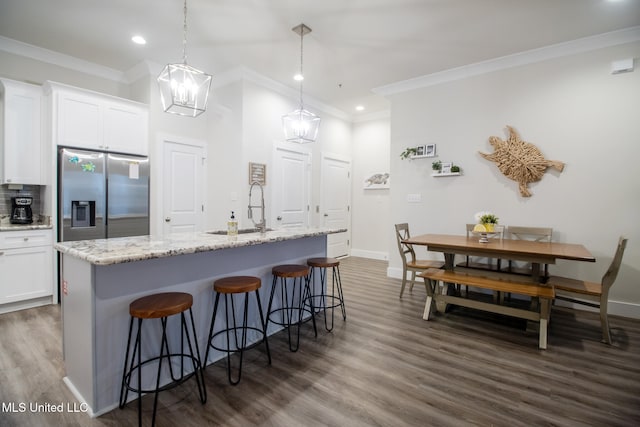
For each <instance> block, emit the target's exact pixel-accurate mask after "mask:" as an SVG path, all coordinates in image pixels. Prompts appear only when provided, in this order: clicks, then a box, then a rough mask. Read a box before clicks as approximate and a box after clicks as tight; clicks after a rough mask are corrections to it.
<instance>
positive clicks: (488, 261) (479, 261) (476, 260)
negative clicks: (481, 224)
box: [457, 224, 505, 270]
mask: <svg viewBox="0 0 640 427" xmlns="http://www.w3.org/2000/svg"><path fill="white" fill-rule="evenodd" d="M476 225H477V224H467V225H466V228H467V237H477V238H478V239H480V236H479V235H478V234H474V233H473V228H474V227H475V226H476ZM504 228H505V227H504V225H496V226H494V232H493V233H490V234H488V235H487V238H488V239H499V240H502V239H503V238H504ZM457 267H466V268H477V269H480V270H500V260H499V259H498V260H496V264H495V265H494V263H493V258H480V257H474V256H470V255H466V256H465V260H464V261H463V262H461V263H458V264H457Z"/></svg>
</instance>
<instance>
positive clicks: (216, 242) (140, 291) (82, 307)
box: [55, 228, 345, 417]
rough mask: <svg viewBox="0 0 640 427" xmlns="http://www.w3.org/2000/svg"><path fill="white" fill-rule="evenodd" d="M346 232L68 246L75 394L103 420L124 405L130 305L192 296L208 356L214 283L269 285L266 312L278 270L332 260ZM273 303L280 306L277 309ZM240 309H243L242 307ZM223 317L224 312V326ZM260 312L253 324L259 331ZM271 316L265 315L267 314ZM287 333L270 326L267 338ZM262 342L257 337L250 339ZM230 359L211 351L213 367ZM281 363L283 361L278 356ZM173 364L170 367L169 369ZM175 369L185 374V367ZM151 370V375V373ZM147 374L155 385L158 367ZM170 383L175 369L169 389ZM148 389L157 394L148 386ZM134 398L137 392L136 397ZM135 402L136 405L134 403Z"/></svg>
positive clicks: (60, 246) (152, 345)
mask: <svg viewBox="0 0 640 427" xmlns="http://www.w3.org/2000/svg"><path fill="white" fill-rule="evenodd" d="M342 231H345V230H343V229H323V228H311V229H291V230H276V231H269V232H267V233H266V234H260V233H252V234H247V235H241V236H238V237H237V238H235V237H234V238H230V237H227V236H216V235H212V234H209V233H180V234H174V235H170V236H168V237H166V238H159V239H156V238H153V237H151V236H141V237H131V238H117V239H105V240H87V241H79V242H61V243H57V244H56V245H55V248H56V249H57V250H58V251H59V252H60V253H61V254H62V273H61V274H62V292H61V299H62V316H63V355H64V366H65V370H66V376H65V378H64V381H65V383H66V384H67V385H68V387H69V388H70V389H71V390H72V392H73V393H74V395H75V396H76V397H77V398H78V399H79V400H80V401H81V402H83V403H86V404H87V405H88V407H89V408H90V410H89V414H90V415H91V416H94V417H95V416H99V415H101V414H104V413H106V412H109V411H111V410H113V409H115V408H117V406H118V399H119V396H120V385H121V379H122V372H123V367H124V355H125V350H126V340H127V336H128V328H129V304H130V303H131V302H132V301H133V300H135V299H137V298H139V297H142V296H145V295H149V294H152V293H158V292H176V291H177V292H188V293H190V294H192V295H193V315H194V320H195V324H196V332H197V336H198V346H199V349H200V356H201V357H204V353H205V351H206V345H207V342H206V341H207V335H208V332H209V326H210V321H211V316H212V313H213V301H214V295H213V289H212V284H213V281H214V280H215V279H217V278H221V277H225V276H230V275H251V276H257V277H260V278H261V279H262V287H261V289H260V291H259V293H260V297H261V301H262V304H263V307H265V310H266V306H267V304H268V299H269V293H270V290H271V280H272V278H271V268H272V267H273V266H275V265H278V264H289V263H306V260H307V258H311V257H324V256H326V241H327V237H326V236H327V234H331V233H338V232H342ZM276 300H277V299H276V298H274V307H275V308H277V307H278V305H277V304H278V302H277V301H276ZM236 309H238V305H237V306H236ZM223 316H224V310H218V318H219V319H218V321H220V320H222V319H223ZM257 316H258V313H257V310H254V311H252V312H251V313H249V324H253V325H255V326H258V325H259V319H258V317H257ZM265 316H266V313H265ZM174 317H176V319H173V318H169V329H170V333H171V336H170V337H169V345H170V346H172V345H173V346H178V345H179V343H180V334H179V330H180V328H179V323H178V321H179V320H178V319H179V316H174ZM279 329H281V327H279V326H277V325H273V324H271V325H270V326H269V330H268V333H269V334H273V333H275V332H277V331H278V330H279ZM160 337H161V334H160V324H159V322H148V321H145V322H144V323H143V334H142V343H143V354H142V356H143V358H144V357H148V356H150V355H157V352H158V351H159V343H160ZM250 339H257V337H250ZM223 356H224V354H223V353H221V352H218V351H215V350H212V351H210V354H209V360H208V361H207V362H204V363H207V364H209V363H212V362H213V361H215V360H218V359H220V358H222V357H223ZM272 357H273V359H274V361H275V362H276V363H277V358H278V357H277V355H273V356H272ZM165 364H166V363H165ZM173 366H174V367H176V368H179V361H177V360H176V361H175V363H174V364H173ZM145 369H146V368H145ZM149 369H150V371H149V372H148V373H147V372H146V370H143V378H144V377H148V378H152V377H154V375H155V370H156V369H157V365H156V366H154V365H153V364H151V366H150V367H149ZM168 382H169V375H168V370H167V372H166V373H165V374H163V376H162V383H168ZM143 386H145V387H147V386H148V388H153V387H152V385H151V384H150V383H149V384H147V383H145V382H144V380H143ZM131 395H132V393H130V396H131ZM131 398H132V399H133V398H135V396H134V397H131Z"/></svg>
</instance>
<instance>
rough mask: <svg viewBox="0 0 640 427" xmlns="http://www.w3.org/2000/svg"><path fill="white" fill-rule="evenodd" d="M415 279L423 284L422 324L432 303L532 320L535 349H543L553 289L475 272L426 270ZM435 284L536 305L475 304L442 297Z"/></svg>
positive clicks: (450, 297) (475, 301)
mask: <svg viewBox="0 0 640 427" xmlns="http://www.w3.org/2000/svg"><path fill="white" fill-rule="evenodd" d="M418 276H420V277H423V278H424V279H425V283H426V284H427V294H428V296H427V302H426V304H425V307H424V314H423V316H422V318H423V319H424V320H429V315H430V313H431V307H432V305H433V303H434V302H435V303H438V302H442V303H444V304H445V307H446V304H455V305H459V306H463V307H469V308H473V309H477V310H484V311H489V312H492V313H499V314H504V315H507V316H513V317H518V318H521V319H526V320H532V321H535V322H539V323H540V333H539V347H540V348H541V349H545V348H547V325H548V322H549V313H550V311H551V302H552V301H553V298H554V296H555V293H554V289H553V287H549V286H546V285H544V284H541V283H536V282H532V281H523V279H520V280H517V279H515V278H513V277H510V276H509V275H502V274H487V273H486V272H478V271H476V272H473V273H471V272H458V271H450V270H440V269H435V268H430V269H428V270H425V271H424V272H422V273H420V274H418ZM439 281H441V282H443V283H445V284H448V283H453V284H460V285H467V286H473V287H476V288H482V289H489V290H492V291H498V292H510V293H513V294H519V295H526V296H530V297H532V298H537V299H538V300H539V304H532V308H530V309H524V308H517V307H510V306H506V305H500V304H495V303H489V302H484V301H478V300H475V299H471V298H462V297H459V296H455V295H446V291H445V292H444V293H442V292H440V287H439V286H438V282H439Z"/></svg>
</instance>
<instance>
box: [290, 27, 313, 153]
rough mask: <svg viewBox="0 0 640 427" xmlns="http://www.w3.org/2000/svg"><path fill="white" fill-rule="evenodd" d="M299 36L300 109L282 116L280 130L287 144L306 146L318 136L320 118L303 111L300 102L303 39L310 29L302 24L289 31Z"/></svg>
mask: <svg viewBox="0 0 640 427" xmlns="http://www.w3.org/2000/svg"><path fill="white" fill-rule="evenodd" d="M291 30H292V31H293V32H294V33H296V34H298V35H299V36H300V74H299V75H300V77H301V78H300V107H299V108H298V109H297V110H295V111H292V112H291V113H289V114H285V115H283V116H282V128H283V130H284V138H285V139H286V140H287V141H289V142H297V143H299V144H306V143H309V142H314V141H315V140H316V138H317V136H318V128H319V127H320V117H318V116H316V115H315V114H313V113H312V112H310V111H308V110H305V109H304V103H303V100H302V81H303V79H304V74H303V70H304V69H303V63H304V62H303V58H304V57H303V52H304V50H303V38H304V36H305V35H306V34H309V33H310V32H311V28H309V27H307V26H306V25H304V24H300V25H298V26H295V27H293V28H292V29H291Z"/></svg>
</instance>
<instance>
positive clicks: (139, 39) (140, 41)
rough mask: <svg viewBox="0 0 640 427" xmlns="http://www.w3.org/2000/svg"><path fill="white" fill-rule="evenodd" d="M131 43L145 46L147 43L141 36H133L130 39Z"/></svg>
mask: <svg viewBox="0 0 640 427" xmlns="http://www.w3.org/2000/svg"><path fill="white" fill-rule="evenodd" d="M131 41H132V42H134V43H135V44H147V41H146V40H145V39H144V37H142V36H133V37H131Z"/></svg>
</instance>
